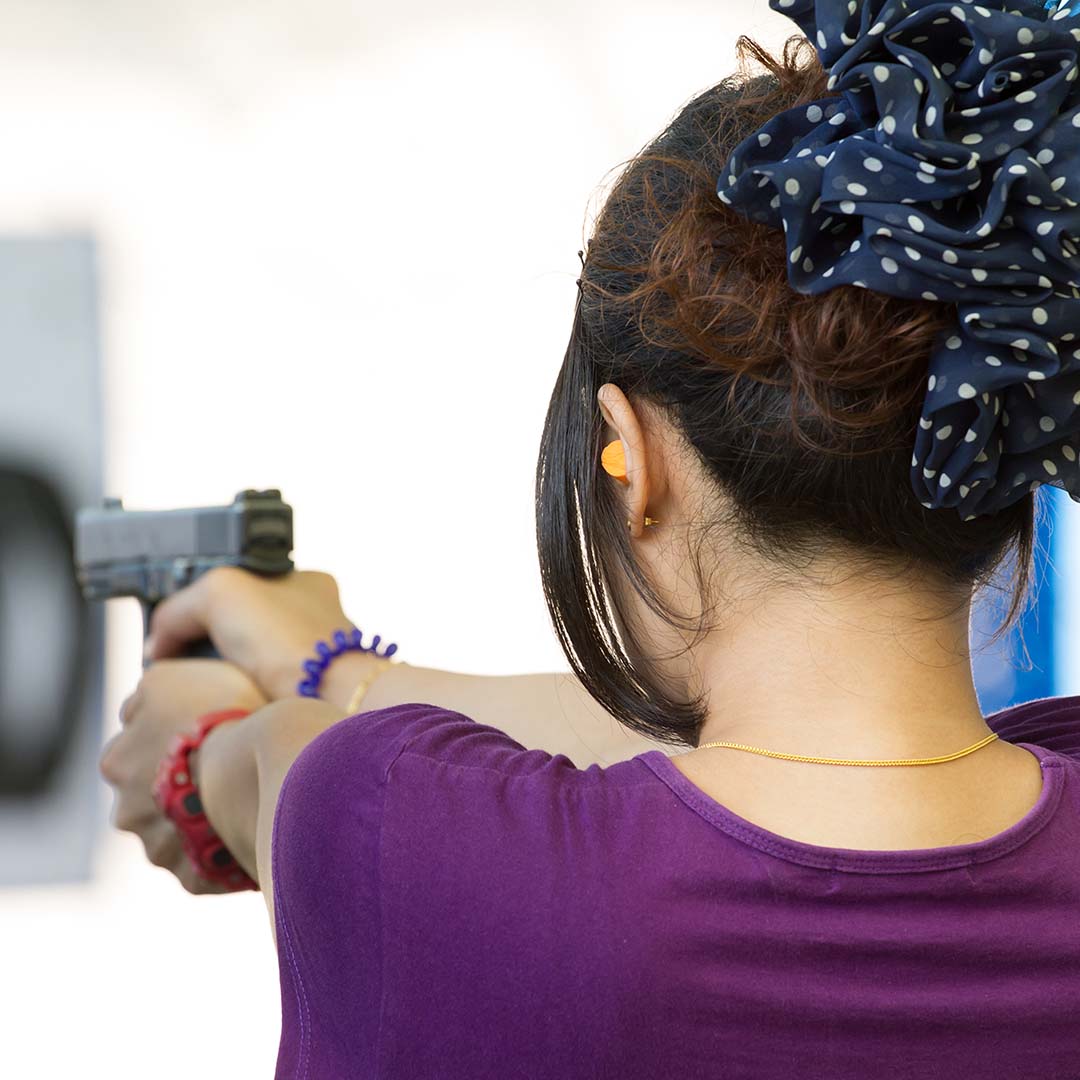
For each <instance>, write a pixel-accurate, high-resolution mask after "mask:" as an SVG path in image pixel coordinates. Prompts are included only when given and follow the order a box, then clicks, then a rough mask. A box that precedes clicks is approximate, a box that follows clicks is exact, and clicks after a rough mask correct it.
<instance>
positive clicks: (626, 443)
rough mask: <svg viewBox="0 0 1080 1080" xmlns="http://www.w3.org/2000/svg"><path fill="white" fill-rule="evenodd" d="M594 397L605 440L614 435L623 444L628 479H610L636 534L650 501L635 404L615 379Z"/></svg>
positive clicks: (643, 441)
mask: <svg viewBox="0 0 1080 1080" xmlns="http://www.w3.org/2000/svg"><path fill="white" fill-rule="evenodd" d="M596 400H597V402H598V403H599V405H600V412H601V413H602V414H603V417H604V422H605V423H606V424H607V425H608V429H609V430H608V431H605V433H604V444H605V445H606V444H607V443H608V442H610V441H611V439H613V438H615V439H619V440H620V441H621V442H622V445H623V456H624V457H625V458H626V479H627V483H626V484H619V482H618V481H617V480H612V483H614V484H618V486H619V489H620V490H621V491H622V492H623V498H624V500H625V505H626V516H627V517H628V518H629V519H630V522H631V527H630V529H629V530H628V531H629V533H630V535H631V536H633V537H635V538H636V537H639V536H641V534H642V532H643V531H644V528H645V526H644V521H645V507H646V506H648V505H649V470H648V461H647V451H646V447H645V438H644V435H643V434H642V429H641V425H640V424H639V423H638V418H637V414H636V413H635V412H634V407H633V406H632V405H631V404H630V402H629V400H628V399H627V397H626V395H625V394H624V393H623V392H622V391H621V390H620V389H619V388H618V387H617V386H616V385H615V384H614V383H604V385H603V386H601V387H600V389H599V390H597V392H596ZM605 475H606V474H605Z"/></svg>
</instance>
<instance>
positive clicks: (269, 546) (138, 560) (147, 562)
mask: <svg viewBox="0 0 1080 1080" xmlns="http://www.w3.org/2000/svg"><path fill="white" fill-rule="evenodd" d="M292 522H293V517H292V507H290V506H289V505H288V504H287V503H285V502H283V501H282V499H281V492H280V491H276V490H269V491H255V490H247V491H242V492H240V493H239V494H238V495H237V496H236V498H235V499H234V500H233V502H232V503H231V504H229V505H227V506H207V507H196V508H193V509H185V510H125V509H124V508H123V506H122V505H121V504H120V502H119V500H108V501H107V502H106V504H105V505H104V506H103V507H100V508H92V509H84V510H80V511H79V512H78V513H77V514H76V517H75V568H76V576H77V578H78V582H79V585H80V587H81V588H82V590H83V595H84V596H86V597H87V598H88V599H94V600H104V599H108V598H110V597H114V596H137V597H139V599H140V600H143V601H144V602H146V603H150V604H153V603H156V602H157V601H158V600H161V599H163V598H164V597H166V596H168V595H170V594H171V593H173V592H176V591H177V590H178V589H181V588H183V587H184V586H185V585H188V584H190V583H191V582H192V581H193V580H195V578H197V577H198V576H200V575H201V574H203V573H205V572H206V571H207V570H209V569H211V568H212V567H214V566H225V565H230V566H240V567H243V568H245V569H247V570H251V571H254V572H255V573H260V574H268V575H272V574H284V573H288V571H290V570H291V569H292V568H293V562H292V558H291V553H292V547H293V528H292Z"/></svg>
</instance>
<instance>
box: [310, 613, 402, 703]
mask: <svg viewBox="0 0 1080 1080" xmlns="http://www.w3.org/2000/svg"><path fill="white" fill-rule="evenodd" d="M381 640H382V639H381V638H380V636H379V635H378V634H376V635H375V636H374V637H373V638H372V639H371V644H370V645H365V644H364V637H363V634H362V633H361V632H360V631H359V630H357V629H356V627H352V628H351V629H350V630H335V631H334V633H333V642H334V643H333V645H327V643H326V642H325V641H317V642H316V643H315V659H314V660H305V661H304V662H303V664H301V668H302V669H303V671H304V673H305V675H306V678H303V679H301V680H300V682H298V683H297V684H296V692H297V694H299V695H300V696H301V697H318V696H319V685H320V684H321V683H322V677H323V673H324V672H325V671H326V669H327V668H328V667H329V666H330V664H331V663H332V662H333V660H334V659H335V658H336V657H338V656H341V654H342V653H346V652H371V653H375V654H376V655H380V654H379V653H378V652H377V649H378V647H379V642H380V641H381ZM396 652H397V645H396V644H394V645H388V646H387V647H386V651H385V652H383V653H382V654H381V655H382V656H384V657H389V656H393V655H394V653H396Z"/></svg>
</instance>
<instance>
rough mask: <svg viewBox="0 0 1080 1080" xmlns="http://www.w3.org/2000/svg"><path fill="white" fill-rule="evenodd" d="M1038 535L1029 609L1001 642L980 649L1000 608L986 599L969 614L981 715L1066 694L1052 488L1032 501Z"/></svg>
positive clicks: (1058, 536)
mask: <svg viewBox="0 0 1080 1080" xmlns="http://www.w3.org/2000/svg"><path fill="white" fill-rule="evenodd" d="M1037 504H1038V505H1037V523H1038V525H1037V532H1036V548H1035V566H1034V584H1033V596H1032V599H1031V602H1030V606H1029V607H1028V609H1027V610H1026V611H1025V613H1024V615H1023V616H1022V618H1021V619H1020V620H1019V622H1018V623H1017V626H1016V628H1015V629H1014V630H1013V631H1011V633H1009V634H1008V635H1007V636H1006V637H1005V639H1004V640H1003V642H1002V643H1001V644H999V645H997V646H995V647H994V648H993V649H981V650H980V648H979V646H980V645H981V644H982V643H983V642H984V641H985V640H986V639H988V638H989V637H990V635H991V634H992V633H993V631H994V630H995V629H996V628H997V626H998V625H999V623H1000V621H1001V618H1002V616H1003V615H1004V602H1003V600H1001V599H999V598H998V597H996V596H992V595H990V594H987V595H985V596H983V597H981V598H980V599H979V601H978V602H977V603H976V605H975V607H974V609H973V611H972V620H971V622H972V634H971V637H972V663H971V667H972V675H973V677H974V680H975V688H976V691H977V693H978V697H979V705H980V708H981V709H982V711H983V713H984V714H989V713H992V712H996V711H997V710H999V709H1005V708H1009V707H1010V706H1012V705H1018V704H1020V703H1021V702H1024V701H1032V700H1034V699H1036V698H1044V697H1053V696H1055V695H1058V694H1063V693H1067V692H1068V687H1066V686H1065V685H1064V675H1065V672H1063V671H1061V670H1060V659H1059V657H1060V652H1061V650H1060V649H1059V636H1060V634H1061V632H1062V620H1061V618H1060V615H1061V613H1062V608H1063V605H1064V603H1065V586H1066V584H1067V582H1068V580H1069V576H1070V574H1071V575H1073V576H1075V574H1076V571H1077V569H1080V567H1070V566H1069V564H1068V552H1067V551H1066V547H1065V542H1064V539H1063V537H1064V536H1065V534H1066V530H1065V528H1064V518H1065V515H1066V514H1068V513H1070V508H1069V506H1068V503H1067V500H1066V497H1065V496H1064V495H1061V494H1059V493H1058V492H1057V491H1054V490H1053V489H1051V488H1043V489H1040V491H1039V492H1038V496H1037Z"/></svg>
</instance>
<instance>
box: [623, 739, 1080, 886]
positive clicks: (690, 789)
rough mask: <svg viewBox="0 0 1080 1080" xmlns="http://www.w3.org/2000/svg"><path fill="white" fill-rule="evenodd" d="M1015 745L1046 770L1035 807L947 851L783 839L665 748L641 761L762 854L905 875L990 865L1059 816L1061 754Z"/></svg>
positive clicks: (684, 799) (825, 867)
mask: <svg viewBox="0 0 1080 1080" xmlns="http://www.w3.org/2000/svg"><path fill="white" fill-rule="evenodd" d="M1015 745H1016V746H1022V747H1024V749H1026V750H1028V751H1030V752H1031V753H1033V754H1034V755H1035V756H1036V757H1037V758H1038V759H1039V764H1040V766H1041V769H1042V778H1043V783H1042V790H1041V791H1040V793H1039V798H1038V800H1037V801H1036V802H1035V805H1034V806H1032V808H1031V809H1030V810H1029V811H1028V812H1027V813H1026V814H1025V815H1024V816H1023V817H1022V818H1021V819H1020V820H1019V821H1016V822H1014V823H1013V824H1012V825H1010V826H1009V827H1008V828H1007V829H1005V830H1004V831H1003V832H999V833H996V834H995V835H994V836H990V837H987V838H986V839H985V840H978V841H976V842H975V843H972V844H953V845H950V846H948V847H936V848H908V849H896V850H878V851H873V850H865V851H864V850H860V849H857V848H833V847H825V846H822V845H820V844H808V843H804V842H803V841H801V840H793V839H791V838H790V837H786V836H781V835H780V834H779V833H774V832H771V831H770V830H769V829H766V828H763V827H762V826H760V825H756V824H754V822H752V821H749V820H747V819H746V818H744V817H741V816H740V815H738V814H736V813H735V812H734V811H732V810H729V809H728V808H727V807H726V806H724V805H723V804H722V803H719V802H717V801H716V800H715V799H714V798H712V796H710V795H706V794H705V792H704V791H702V790H701V788H699V787H698V786H697V785H696V784H694V783H692V782H691V781H690V780H689V779H688V778H687V777H686V776H684V775H683V774H682V773H681V772H680V771H679V770H678V769H677V768H676V767H675V765H674V764H673V762H672V760H671V757H670V756H669V755H667V754H665V753H664V751H662V750H648V751H646V752H645V753H644V754H640V755H638V760H639V761H641V762H642V763H643V764H644V765H646V766H648V768H649V769H651V770H652V772H653V773H655V774H656V776H657V777H658V778H659V779H660V780H662V781H663V782H664V783H665V784H666V785H667V786H668V787H669V788H670V789H671V791H672V792H674V794H675V795H677V796H678V797H679V799H680V800H682V802H684V803H685V804H686V805H687V806H688V807H689V808H690V809H691V810H693V811H694V812H696V813H697V814H699V815H700V816H701V817H703V818H704V819H705V820H706V821H708V822H710V823H711V824H712V825H715V826H716V827H717V828H719V829H721V830H722V831H723V832H725V833H727V834H728V835H729V836H731V837H733V838H734V839H735V840H738V841H740V842H741V843H744V844H747V845H749V846H750V847H753V848H756V849H757V850H758V851H762V852H765V853H766V854H768V855H774V856H776V857H777V858H780V859H786V860H787V861H788V862H793V863H800V864H801V865H803V866H812V867H817V868H819V869H822V870H841V871H847V872H850V873H863V874H901V873H910V872H913V871H929V870H950V869H955V868H957V867H962V866H970V865H972V864H973V863H983V862H989V861H990V860H991V859H998V858H1001V856H1003V855H1007V854H1008V853H1009V852H1010V851H1014V850H1015V849H1016V848H1018V847H1019V846H1020V845H1021V844H1023V843H1025V842H1026V841H1027V840H1029V839H1031V837H1033V836H1034V835H1035V834H1036V833H1038V832H1039V831H1040V830H1041V829H1042V828H1043V827H1044V826H1045V825H1046V824H1047V822H1049V821H1050V819H1051V818H1052V817H1053V815H1054V811H1055V810H1056V809H1057V806H1058V803H1059V802H1060V801H1061V793H1062V790H1063V788H1064V783H1065V770H1064V768H1063V767H1062V766H1063V765H1064V764H1065V762H1064V761H1063V759H1062V758H1061V756H1060V755H1059V754H1057V753H1056V752H1055V751H1053V750H1048V749H1047V748H1046V747H1042V746H1037V745H1035V744H1034V743H1027V742H1018V743H1016V744H1015Z"/></svg>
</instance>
